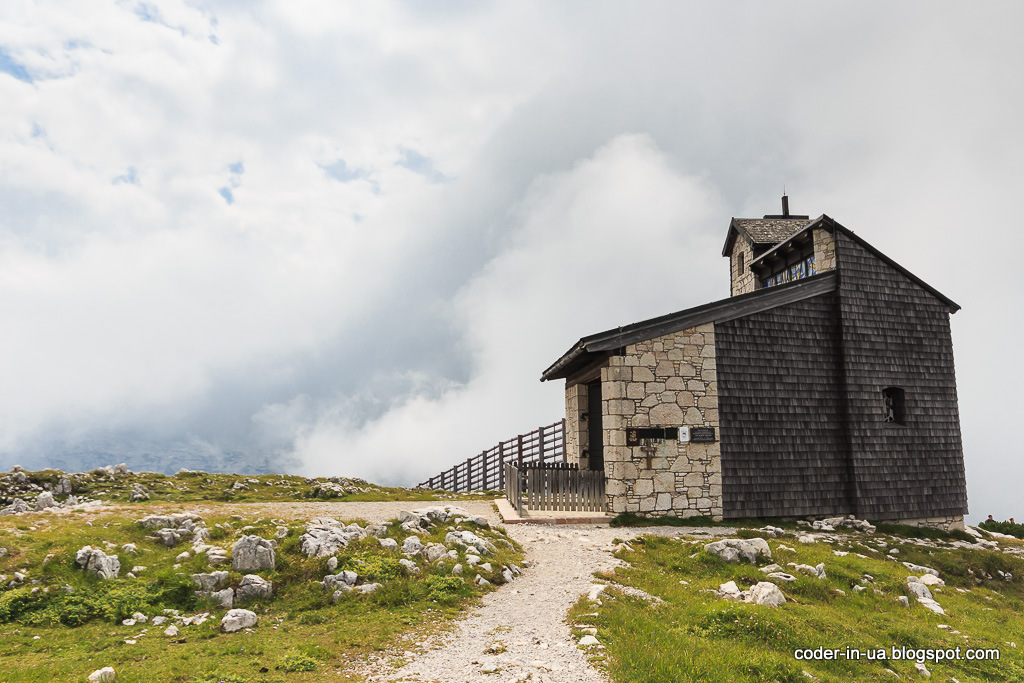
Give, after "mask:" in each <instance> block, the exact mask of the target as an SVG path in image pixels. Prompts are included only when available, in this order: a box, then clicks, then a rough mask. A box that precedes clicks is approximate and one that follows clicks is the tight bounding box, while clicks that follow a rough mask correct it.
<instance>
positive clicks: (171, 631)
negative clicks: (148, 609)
mask: <svg viewBox="0 0 1024 683" xmlns="http://www.w3.org/2000/svg"><path fill="white" fill-rule="evenodd" d="M153 623H156V621H154V622H153ZM164 635H165V636H167V637H168V638H177V637H178V627H177V626H175V625H174V624H171V625H170V626H168V627H167V628H166V629H164Z"/></svg>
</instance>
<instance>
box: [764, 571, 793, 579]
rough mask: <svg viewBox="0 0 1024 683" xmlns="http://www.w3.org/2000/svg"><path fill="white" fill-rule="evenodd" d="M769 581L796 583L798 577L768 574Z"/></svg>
mask: <svg viewBox="0 0 1024 683" xmlns="http://www.w3.org/2000/svg"><path fill="white" fill-rule="evenodd" d="M768 578H769V579H774V580H776V581H796V577H795V576H793V575H792V574H786V573H784V572H771V573H769V574H768Z"/></svg>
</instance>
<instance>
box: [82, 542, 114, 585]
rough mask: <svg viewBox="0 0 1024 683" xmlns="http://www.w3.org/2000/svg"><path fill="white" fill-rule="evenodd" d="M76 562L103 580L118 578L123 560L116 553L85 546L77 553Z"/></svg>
mask: <svg viewBox="0 0 1024 683" xmlns="http://www.w3.org/2000/svg"><path fill="white" fill-rule="evenodd" d="M75 563H76V564H77V565H78V566H79V567H81V568H82V569H84V570H85V571H87V572H89V573H90V574H95V575H96V576H98V577H100V578H101V579H103V580H107V579H114V578H117V575H118V574H119V573H120V572H121V562H120V560H118V559H117V556H115V555H107V554H106V553H104V552H103V551H102V550H100V549H99V548H93V547H92V546H89V545H87V546H85V547H84V548H82V549H81V550H79V551H78V552H77V553H75Z"/></svg>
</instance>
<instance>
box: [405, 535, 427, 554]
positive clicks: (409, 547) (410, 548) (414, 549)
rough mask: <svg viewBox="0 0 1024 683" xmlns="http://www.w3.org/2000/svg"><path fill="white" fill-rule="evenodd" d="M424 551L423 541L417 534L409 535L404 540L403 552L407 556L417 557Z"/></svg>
mask: <svg viewBox="0 0 1024 683" xmlns="http://www.w3.org/2000/svg"><path fill="white" fill-rule="evenodd" d="M422 552H423V542H422V541H420V539H419V538H418V537H416V536H409V537H408V538H406V539H405V540H404V541H402V554H403V555H405V556H407V557H416V556H418V555H419V554H420V553H422Z"/></svg>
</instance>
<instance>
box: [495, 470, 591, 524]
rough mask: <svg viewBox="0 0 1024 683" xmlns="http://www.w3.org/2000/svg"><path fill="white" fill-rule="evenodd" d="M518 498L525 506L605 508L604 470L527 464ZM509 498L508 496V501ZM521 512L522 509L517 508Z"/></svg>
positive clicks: (547, 508) (542, 508)
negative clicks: (523, 500) (523, 499)
mask: <svg viewBox="0 0 1024 683" xmlns="http://www.w3.org/2000/svg"><path fill="white" fill-rule="evenodd" d="M521 471H522V477H521V480H522V483H521V486H520V488H521V493H520V498H518V499H516V500H519V501H520V502H521V500H522V498H524V497H525V498H526V502H525V506H526V508H527V509H528V510H559V511H572V512H604V511H605V497H604V472H602V471H593V470H581V469H579V468H578V467H577V466H576V465H569V464H568V463H563V464H561V465H541V466H535V465H526V466H524V467H523V468H522V470H521ZM511 500H512V499H510V501H511ZM519 514H520V516H522V512H521V511H520V513H519Z"/></svg>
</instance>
